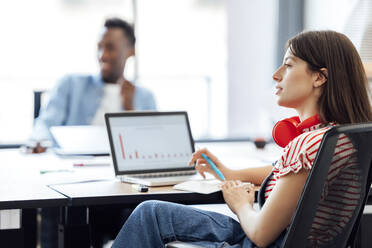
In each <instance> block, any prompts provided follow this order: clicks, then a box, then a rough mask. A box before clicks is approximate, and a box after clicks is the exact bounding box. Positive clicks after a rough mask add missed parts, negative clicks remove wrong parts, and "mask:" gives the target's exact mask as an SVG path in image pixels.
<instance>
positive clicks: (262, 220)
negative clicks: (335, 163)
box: [113, 31, 372, 248]
mask: <svg viewBox="0 0 372 248" xmlns="http://www.w3.org/2000/svg"><path fill="white" fill-rule="evenodd" d="M273 79H274V80H275V81H276V88H277V92H276V95H277V98H278V100H277V102H278V104H279V105H280V106H283V107H289V108H293V109H295V110H296V111H297V113H298V117H295V118H289V119H286V120H284V121H282V122H279V123H278V124H277V125H276V127H275V128H274V130H273V136H274V140H275V141H277V143H278V144H280V145H283V146H284V147H285V148H284V150H283V154H282V156H281V157H280V158H279V160H278V161H277V162H276V163H275V164H274V165H273V166H271V165H270V166H266V167H260V168H248V169H244V170H239V171H237V170H230V169H228V168H227V167H226V166H225V165H224V164H222V163H221V162H220V161H219V160H218V158H217V157H215V156H214V155H213V154H211V153H210V152H209V151H208V150H206V149H202V150H199V151H197V152H195V153H194V154H193V156H192V159H191V161H190V165H192V164H194V163H195V162H196V169H197V170H198V171H199V173H200V174H201V175H202V176H203V177H204V176H205V174H204V173H206V172H207V173H211V174H213V175H214V176H215V177H216V178H218V179H219V177H218V176H217V175H216V174H215V173H214V171H213V170H212V169H211V167H210V166H209V165H208V164H207V163H206V161H205V160H204V159H203V157H202V156H201V154H202V153H203V154H205V155H207V156H208V157H209V158H210V159H211V160H212V161H213V162H214V163H215V164H216V165H217V167H218V168H219V170H220V171H221V172H222V174H223V175H224V176H225V178H226V181H225V182H223V183H222V186H221V189H222V193H223V197H224V199H225V201H226V203H227V205H228V206H229V207H230V209H231V210H232V211H233V212H234V213H235V214H236V215H237V217H238V218H239V221H240V223H239V222H236V221H235V220H233V219H232V218H230V217H227V216H224V215H220V214H217V213H212V212H207V211H201V210H198V209H194V208H191V207H187V206H183V205H179V204H173V203H166V202H160V201H149V202H144V203H142V204H140V205H139V206H138V207H137V208H136V210H135V211H134V212H133V213H132V215H131V216H130V217H129V219H128V220H127V222H126V224H125V225H124V226H123V228H122V230H121V231H120V233H119V234H118V236H117V238H116V240H115V243H114V245H113V247H114V248H116V247H162V246H164V244H165V243H167V242H169V241H173V240H181V241H188V242H195V243H197V244H203V245H204V246H205V247H222V246H223V247H253V246H255V245H256V246H260V247H261V246H262V247H266V246H270V247H280V245H281V243H282V240H283V237H284V235H285V230H286V227H287V226H288V225H289V224H290V220H291V217H292V215H293V213H294V211H295V208H296V206H297V202H298V199H299V197H300V194H301V192H302V189H303V187H304V184H305V181H306V179H307V176H308V174H309V170H310V169H311V166H312V163H313V161H314V159H315V156H316V153H317V150H318V148H319V145H320V141H321V139H322V137H323V134H324V133H325V132H326V131H327V130H328V129H329V128H330V127H332V126H333V125H337V124H346V123H358V122H368V121H371V120H372V112H371V106H370V102H369V91H368V82H367V79H366V75H365V72H364V69H363V65H362V62H361V60H360V57H359V55H358V53H357V51H356V49H355V47H354V46H353V45H352V43H351V42H350V40H349V39H348V38H347V37H346V36H344V35H343V34H340V33H337V32H333V31H312V32H304V33H300V34H299V35H297V36H295V37H294V38H292V39H290V40H289V41H288V43H287V51H286V54H285V56H284V60H283V64H282V65H281V66H280V67H279V69H278V70H277V71H276V72H275V73H274V75H273ZM283 125H284V126H285V127H286V129H285V130H286V131H285V132H284V133H283V131H281V130H283V129H282V126H283ZM345 150H347V149H345ZM267 177H268V178H267ZM265 178H267V180H265V184H264V186H262V188H261V191H262V192H263V195H264V198H265V204H264V205H263V206H262V208H261V209H260V210H259V211H255V210H254V209H253V202H254V190H253V186H252V185H251V186H249V187H248V192H247V188H246V187H245V186H244V185H242V183H241V181H245V182H251V183H253V184H257V185H258V184H261V183H263V181H264V179H265Z"/></svg>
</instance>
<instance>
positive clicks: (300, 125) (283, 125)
mask: <svg viewBox="0 0 372 248" xmlns="http://www.w3.org/2000/svg"><path fill="white" fill-rule="evenodd" d="M320 123H322V122H321V120H320V118H319V115H313V116H311V117H309V118H307V119H306V120H304V121H303V122H301V121H300V118H299V117H298V116H293V117H291V118H286V119H284V120H281V121H278V122H277V123H276V124H275V126H274V128H273V139H274V141H275V143H276V144H278V145H279V146H280V147H285V146H286V145H288V143H289V142H291V140H293V139H294V138H296V137H297V136H298V135H300V134H301V133H302V132H303V130H304V129H306V128H310V127H312V126H314V125H317V124H320Z"/></svg>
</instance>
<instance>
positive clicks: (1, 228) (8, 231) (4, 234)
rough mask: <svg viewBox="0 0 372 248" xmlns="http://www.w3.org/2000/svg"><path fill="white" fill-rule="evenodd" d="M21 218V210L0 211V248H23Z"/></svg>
mask: <svg viewBox="0 0 372 248" xmlns="http://www.w3.org/2000/svg"><path fill="white" fill-rule="evenodd" d="M21 218H22V210H21V209H7V210H0V240H1V247H14V248H23V247H25V242H24V230H23V228H22V226H21Z"/></svg>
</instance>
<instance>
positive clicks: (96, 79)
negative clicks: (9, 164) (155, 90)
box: [31, 75, 156, 140]
mask: <svg viewBox="0 0 372 248" xmlns="http://www.w3.org/2000/svg"><path fill="white" fill-rule="evenodd" d="M103 86H104V82H103V81H102V79H101V76H100V75H68V76H65V77H63V78H62V79H61V80H60V81H59V82H58V83H57V85H56V86H55V87H54V88H53V89H52V90H51V91H50V92H49V94H50V95H49V101H48V102H47V104H46V105H45V106H44V107H42V108H41V110H40V115H39V117H38V118H37V119H36V121H35V125H34V129H33V133H32V136H31V139H32V140H52V136H51V134H50V132H49V127H51V126H65V125H66V126H67V125H90V124H91V122H92V119H93V118H94V116H95V114H96V111H97V109H98V108H99V106H100V103H101V99H102V97H103V88H104V87H103ZM133 101H134V102H133V105H134V109H135V110H155V109H156V103H155V99H154V96H153V94H152V93H151V91H149V90H148V89H145V88H143V87H140V86H136V88H135V91H134V99H133ZM123 111H124V110H123Z"/></svg>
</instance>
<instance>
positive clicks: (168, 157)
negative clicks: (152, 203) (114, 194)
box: [105, 112, 196, 186]
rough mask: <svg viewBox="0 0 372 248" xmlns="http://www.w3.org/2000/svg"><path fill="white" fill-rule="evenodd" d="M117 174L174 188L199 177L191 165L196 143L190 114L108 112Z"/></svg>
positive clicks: (132, 179) (108, 128)
mask: <svg viewBox="0 0 372 248" xmlns="http://www.w3.org/2000/svg"><path fill="white" fill-rule="evenodd" d="M105 121H106V127H107V133H108V137H109V142H110V150H111V157H112V161H113V164H114V168H115V175H116V176H117V177H119V178H120V179H121V180H122V181H124V182H130V183H138V184H144V185H147V186H164V185H174V184H177V183H180V182H183V181H186V180H189V179H191V178H192V177H194V176H195V175H196V171H195V169H194V167H191V166H188V162H189V160H190V158H191V155H192V153H193V152H194V140H193V138H192V135H191V130H190V124H189V120H188V117H187V113H186V112H122V113H106V114H105Z"/></svg>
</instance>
